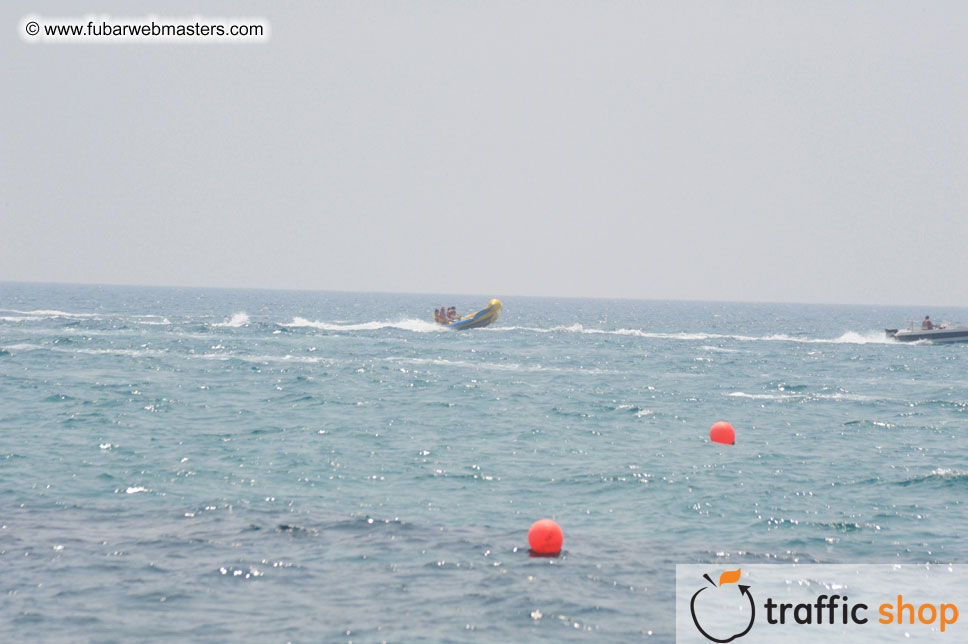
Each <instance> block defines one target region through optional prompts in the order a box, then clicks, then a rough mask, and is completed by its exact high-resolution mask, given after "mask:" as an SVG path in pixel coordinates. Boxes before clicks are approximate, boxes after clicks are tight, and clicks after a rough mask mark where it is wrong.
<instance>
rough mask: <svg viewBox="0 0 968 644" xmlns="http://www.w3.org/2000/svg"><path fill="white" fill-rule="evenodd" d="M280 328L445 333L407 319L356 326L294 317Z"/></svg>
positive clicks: (437, 327) (429, 324) (427, 323)
mask: <svg viewBox="0 0 968 644" xmlns="http://www.w3.org/2000/svg"><path fill="white" fill-rule="evenodd" d="M281 326H284V327H288V328H310V329H319V330H320V331H379V330H380V329H401V330H403V331H413V332H415V333H434V332H437V331H445V330H446V329H445V328H444V327H443V326H441V325H439V324H437V323H436V322H431V321H429V320H417V319H414V318H407V319H404V320H399V321H396V322H377V321H373V322H362V323H358V324H337V323H333V322H320V321H318V320H307V319H306V318H301V317H295V318H293V320H292V322H290V323H289V324H283V325H281Z"/></svg>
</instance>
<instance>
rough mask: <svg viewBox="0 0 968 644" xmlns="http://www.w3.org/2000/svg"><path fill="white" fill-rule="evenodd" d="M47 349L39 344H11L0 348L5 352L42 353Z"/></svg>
mask: <svg viewBox="0 0 968 644" xmlns="http://www.w3.org/2000/svg"><path fill="white" fill-rule="evenodd" d="M46 348H47V347H43V346H41V345H39V344H11V345H8V346H5V347H0V349H3V350H4V351H7V352H11V351H13V352H15V351H43V350H44V349H46Z"/></svg>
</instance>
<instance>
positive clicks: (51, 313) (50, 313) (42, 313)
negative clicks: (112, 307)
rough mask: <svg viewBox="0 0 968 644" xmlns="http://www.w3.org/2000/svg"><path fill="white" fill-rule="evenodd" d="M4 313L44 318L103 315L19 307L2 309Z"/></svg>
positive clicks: (94, 316) (95, 316)
mask: <svg viewBox="0 0 968 644" xmlns="http://www.w3.org/2000/svg"><path fill="white" fill-rule="evenodd" d="M0 311H3V312H4V313H16V314H18V315H27V316H31V317H36V318H37V319H43V318H97V317H101V315H100V314H98V313H71V312H69V311H56V310H51V309H37V310H36V311H18V310H17V309H0Z"/></svg>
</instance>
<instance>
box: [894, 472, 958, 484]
mask: <svg viewBox="0 0 968 644" xmlns="http://www.w3.org/2000/svg"><path fill="white" fill-rule="evenodd" d="M966 482H968V472H963V471H961V470H953V469H951V468H948V467H939V468H936V469H934V470H931V471H930V472H928V473H927V474H925V475H924V476H917V477H914V478H910V479H906V480H904V481H898V482H897V484H898V485H900V486H904V487H907V486H908V485H916V484H919V483H942V484H945V485H955V484H959V483H966Z"/></svg>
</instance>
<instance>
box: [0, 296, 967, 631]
mask: <svg viewBox="0 0 968 644" xmlns="http://www.w3.org/2000/svg"><path fill="white" fill-rule="evenodd" d="M491 297H499V298H501V299H502V301H503V302H504V313H503V315H502V317H501V319H500V321H499V322H497V323H496V324H495V325H493V326H491V327H488V328H486V329H478V330H473V331H466V332H453V331H448V330H445V329H441V328H440V327H438V326H436V325H434V324H433V323H432V322H431V321H430V320H431V317H432V313H433V309H434V308H435V307H438V306H441V305H446V306H450V305H456V306H457V307H458V310H459V311H460V312H462V313H465V312H470V311H473V310H476V309H478V308H481V307H483V306H484V305H485V304H486V303H487V301H488V299H490V298H491ZM925 314H930V315H931V317H932V318H933V319H935V320H938V321H943V320H945V319H947V320H949V321H950V322H951V323H958V322H961V323H964V322H968V309H946V310H922V309H914V308H903V307H893V308H892V307H862V306H822V305H792V304H739V303H714V302H709V303H700V302H653V301H619V300H590V299H584V300H583V299H550V298H523V297H507V298H503V297H501V294H500V293H487V294H483V295H481V296H477V297H471V296H445V295H434V296H426V295H387V294H354V293H311V292H286V291H256V290H219V289H179V288H143V287H118V286H103V287H99V286H68V285H40V284H11V283H4V284H0V596H2V603H0V641H3V642H27V641H31V642H78V641H90V642H133V641H137V642H172V641H192V642H349V641H352V642H381V641H386V642H418V641H419V642H526V641H527V642H538V641H542V642H633V641H654V642H671V641H673V640H674V637H675V615H674V614H673V612H674V599H675V597H674V594H675V593H674V589H675V564H676V563H711V564H715V565H717V566H719V567H721V568H723V567H731V568H735V567H739V565H741V564H742V563H774V562H811V563H815V562H836V563H880V562H912V563H920V562H943V563H947V562H966V561H968V542H966V540H965V539H963V537H964V536H965V534H966V530H968V519H966V515H965V507H964V498H965V493H966V491H968V462H966V460H968V459H966V457H968V450H966V448H965V446H964V445H962V444H961V442H960V441H961V440H962V439H963V438H965V435H964V433H963V432H964V430H965V427H966V420H968V344H961V345H928V344H914V345H908V344H897V343H894V342H891V341H888V340H887V339H886V338H885V335H884V332H883V329H884V327H897V326H906V325H907V324H909V323H910V320H920V319H921V318H922V317H923V316H924V315H925ZM719 420H726V421H729V422H730V423H732V424H733V426H734V427H735V428H736V432H737V442H736V444H735V445H733V446H726V445H720V444H717V443H712V442H710V440H709V428H710V426H711V425H712V424H713V423H714V422H716V421H719ZM545 517H548V518H553V519H554V520H556V521H557V522H558V523H559V524H560V525H561V526H562V529H563V531H564V535H565V541H564V550H563V552H562V554H561V555H560V556H559V557H550V558H549V557H532V556H530V554H529V550H528V541H527V533H528V528H529V527H530V525H531V524H532V523H533V522H534V521H535V520H537V519H541V518H545Z"/></svg>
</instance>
